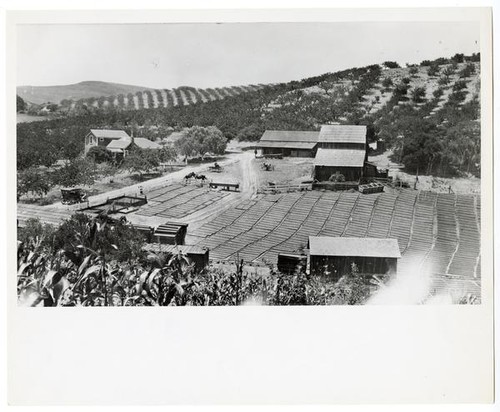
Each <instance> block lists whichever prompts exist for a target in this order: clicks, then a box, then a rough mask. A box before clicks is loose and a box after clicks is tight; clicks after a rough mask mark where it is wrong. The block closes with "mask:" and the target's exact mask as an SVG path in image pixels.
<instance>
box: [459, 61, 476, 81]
mask: <svg viewBox="0 0 500 412" xmlns="http://www.w3.org/2000/svg"><path fill="white" fill-rule="evenodd" d="M474 73H476V66H474V64H473V63H467V65H466V66H465V67H464V68H463V69H462V70H461V71H460V73H459V76H460V78H466V77H470V76H472V75H473V74H474Z"/></svg>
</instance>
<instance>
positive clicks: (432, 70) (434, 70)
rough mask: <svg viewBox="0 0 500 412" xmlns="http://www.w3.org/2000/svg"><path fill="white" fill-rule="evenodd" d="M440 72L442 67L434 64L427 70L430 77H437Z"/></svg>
mask: <svg viewBox="0 0 500 412" xmlns="http://www.w3.org/2000/svg"><path fill="white" fill-rule="evenodd" d="M440 70H441V69H440V67H439V66H438V65H435V64H433V65H431V66H430V67H429V69H428V70H427V74H428V75H429V76H436V75H437V74H439V72H440Z"/></svg>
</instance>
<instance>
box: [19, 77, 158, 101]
mask: <svg viewBox="0 0 500 412" xmlns="http://www.w3.org/2000/svg"><path fill="white" fill-rule="evenodd" d="M145 90H151V89H149V88H147V87H142V86H132V85H128V84H119V83H108V82H98V81H85V82H80V83H76V84H68V85H64V86H18V87H17V94H18V95H19V96H21V97H22V98H23V99H24V100H26V101H27V102H29V103H34V104H42V103H48V102H51V103H57V104H60V103H61V101H62V100H64V99H67V100H73V101H75V100H80V99H88V98H92V97H100V96H112V95H118V94H128V93H137V92H142V91H145Z"/></svg>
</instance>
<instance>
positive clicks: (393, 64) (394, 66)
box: [384, 61, 400, 69]
mask: <svg viewBox="0 0 500 412" xmlns="http://www.w3.org/2000/svg"><path fill="white" fill-rule="evenodd" d="M384 66H385V67H387V68H388V69H398V68H399V67H400V66H399V64H398V63H397V62H392V61H386V62H384Z"/></svg>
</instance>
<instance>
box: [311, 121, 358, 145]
mask: <svg viewBox="0 0 500 412" xmlns="http://www.w3.org/2000/svg"><path fill="white" fill-rule="evenodd" d="M318 141H319V142H320V143H365V144H366V126H351V125H340V124H332V125H330V124H327V125H323V126H321V130H320V132H319V139H318Z"/></svg>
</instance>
